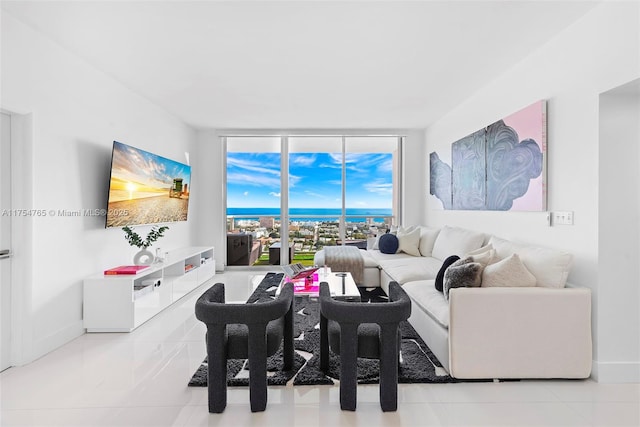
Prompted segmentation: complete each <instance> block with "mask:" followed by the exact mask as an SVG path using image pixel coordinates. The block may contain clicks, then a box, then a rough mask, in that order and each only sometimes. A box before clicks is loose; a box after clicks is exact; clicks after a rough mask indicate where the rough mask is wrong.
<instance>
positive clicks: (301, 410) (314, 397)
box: [0, 271, 640, 427]
mask: <svg viewBox="0 0 640 427" xmlns="http://www.w3.org/2000/svg"><path fill="white" fill-rule="evenodd" d="M215 280H216V281H222V282H225V283H227V286H226V289H227V299H228V300H236V301H242V300H244V299H246V297H247V295H248V294H249V291H250V288H251V286H250V284H249V279H248V276H247V273H245V272H237V271H235V272H227V273H225V274H219V275H217V276H216V279H215ZM207 287H208V285H205V286H203V287H202V288H200V289H198V290H197V291H195V292H194V293H193V294H191V295H189V296H187V297H186V298H184V299H183V300H182V301H181V302H179V303H178V304H176V305H175V306H174V307H172V308H170V309H169V310H167V311H165V312H163V313H161V314H160V315H158V316H156V317H155V318H153V319H152V320H150V321H149V322H147V323H146V324H144V325H142V326H141V327H140V328H138V329H137V330H136V331H134V332H132V333H130V334H86V335H83V336H81V337H79V338H77V339H76V340H74V341H72V342H71V343H69V344H67V345H65V346H63V347H62V348H59V349H58V350H56V351H54V352H52V353H50V354H48V355H46V356H44V357H42V358H41V359H39V360H37V361H35V362H33V363H31V364H29V365H26V366H22V367H17V368H11V369H9V370H7V371H5V372H3V373H2V374H0V398H1V406H2V408H1V412H0V425H2V426H3V427H7V426H51V425H56V426H209V425H211V426H214V425H215V426H244V425H264V426H267V425H274V426H293V425H295V426H336V425H348V426H367V427H373V426H383V425H384V426H639V425H640V385H638V384H598V383H595V382H593V381H590V380H586V381H520V382H506V383H504V382H503V383H461V384H401V385H400V386H399V410H398V411H397V412H394V413H383V412H382V411H381V410H380V406H379V404H378V387H377V386H376V385H370V386H359V387H358V408H357V411H356V412H343V411H341V410H340V405H339V400H338V398H339V397H338V387H337V385H336V386H317V387H315V386H314V387H311V386H310V387H295V388H294V387H270V388H269V394H268V399H269V400H268V404H267V410H266V411H265V412H262V413H256V414H253V413H251V411H250V410H249V405H248V402H249V396H248V393H249V392H248V389H246V388H230V389H229V403H228V406H227V409H226V410H225V412H224V413H223V414H209V413H208V411H207V394H206V388H201V387H187V382H188V380H189V378H190V377H191V375H192V374H193V372H194V371H195V370H196V369H197V367H198V366H199V364H200V362H201V361H202V359H203V358H204V356H205V346H204V332H205V328H204V325H202V324H201V323H200V322H198V321H197V320H196V319H195V317H194V315H193V308H194V303H195V300H196V299H197V297H198V296H199V295H200V294H201V293H202V291H204V290H205V289H206V288H207Z"/></svg>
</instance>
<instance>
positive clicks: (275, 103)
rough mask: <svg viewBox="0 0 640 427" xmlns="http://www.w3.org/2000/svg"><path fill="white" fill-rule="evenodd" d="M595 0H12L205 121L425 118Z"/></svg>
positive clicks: (416, 122) (233, 124)
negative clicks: (374, 0)
mask: <svg viewBox="0 0 640 427" xmlns="http://www.w3.org/2000/svg"><path fill="white" fill-rule="evenodd" d="M597 3H598V2H594V1H506V0H503V1H378V2H372V1H333V2H332V1H253V2H250V1H227V2H224V1H160V0H152V1H149V0H147V1H108V2H107V1H7V0H2V2H1V4H2V9H3V12H8V13H10V14H11V15H13V16H15V17H16V18H18V19H20V20H22V21H23V22H25V23H27V24H28V25H30V26H32V27H34V28H36V29H37V30H38V31H40V32H42V33H43V34H45V35H47V36H49V37H50V38H51V39H53V40H55V41H57V42H58V43H59V44H60V45H62V46H64V47H65V48H67V49H69V50H70V51H72V52H74V53H76V54H77V55H78V56H80V57H82V58H84V59H86V60H87V61H88V62H89V63H91V64H93V65H94V66H95V67H97V68H99V69H101V70H103V71H104V72H105V73H107V74H109V75H111V76H112V77H113V78H115V79H116V80H118V81H120V82H121V83H122V84H124V85H125V86H127V87H128V88H130V89H131V90H133V91H135V92H137V93H139V94H141V95H142V96H144V97H146V98H148V99H149V100H151V101H153V102H154V103H156V104H158V105H160V106H162V107H163V108H165V109H166V110H168V111H170V112H172V113H173V114H175V115H176V116H178V117H179V118H181V119H182V120H184V121H185V122H186V123H188V124H190V125H192V126H195V127H198V128H236V129H251V128H265V129H266V128H269V129H277V128H281V129H295V128H307V129H323V128H423V127H425V126H427V125H428V124H429V123H431V122H433V121H434V120H436V119H438V118H439V117H441V116H442V115H444V114H446V113H447V112H448V111H450V110H451V109H452V108H453V107H455V106H456V105H458V104H459V103H461V102H462V101H463V100H464V99H466V98H467V97H469V96H470V95H471V94H473V93H474V92H475V91H476V90H477V89H478V88H480V87H482V86H483V85H485V84H486V83H488V82H489V81H491V80H492V79H494V78H495V76H497V75H499V74H500V73H502V72H504V71H505V70H506V69H508V68H509V67H510V66H512V65H513V64H515V63H516V62H518V61H520V60H521V59H523V58H524V57H526V56H527V55H528V54H529V53H530V52H531V51H532V50H534V49H536V48H537V47H538V46H541V45H542V44H544V43H545V42H546V41H547V40H549V39H550V38H552V37H553V36H554V35H556V34H557V33H559V32H560V31H562V30H563V29H564V28H566V27H567V26H569V25H571V23H572V22H575V21H576V20H577V19H579V18H580V17H581V16H582V15H584V14H585V13H586V12H587V11H589V10H590V9H591V8H592V7H594V6H595V5H596V4H597Z"/></svg>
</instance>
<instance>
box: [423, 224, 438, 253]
mask: <svg viewBox="0 0 640 427" xmlns="http://www.w3.org/2000/svg"><path fill="white" fill-rule="evenodd" d="M438 233H440V230H439V229H437V228H429V227H420V243H419V244H418V249H420V255H422V256H431V253H432V252H433V244H434V243H435V242H436V238H437V237H438Z"/></svg>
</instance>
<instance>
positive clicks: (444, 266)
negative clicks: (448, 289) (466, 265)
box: [436, 255, 460, 292]
mask: <svg viewBox="0 0 640 427" xmlns="http://www.w3.org/2000/svg"><path fill="white" fill-rule="evenodd" d="M459 259H460V257H459V256H458V255H451V256H450V257H448V258H447V259H445V260H444V262H443V263H442V267H440V271H438V274H437V275H436V289H437V290H439V291H440V292H442V291H443V285H444V272H445V271H446V270H447V268H448V267H449V266H450V265H451V264H453V263H454V262H456V261H458V260H459Z"/></svg>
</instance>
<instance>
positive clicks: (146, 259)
mask: <svg viewBox="0 0 640 427" xmlns="http://www.w3.org/2000/svg"><path fill="white" fill-rule="evenodd" d="M168 229H169V227H167V226H163V227H160V228H156V227H155V226H154V227H152V228H151V231H150V232H149V234H147V237H146V238H145V239H144V240H142V237H140V235H139V234H138V233H136V232H135V231H133V230H132V229H131V228H130V227H122V230H123V231H124V232H125V239H127V241H128V242H129V244H130V245H131V246H135V247H137V248H140V251H139V252H138V253H136V254H135V256H134V257H133V263H134V264H135V265H151V264H152V263H153V260H154V256H153V253H152V252H151V251H149V250H148V249H147V248H148V247H149V246H151V245H152V244H153V242H155V241H156V240H158V239H159V238H160V237H162V234H163V233H164V232H165V231H166V230H168Z"/></svg>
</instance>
